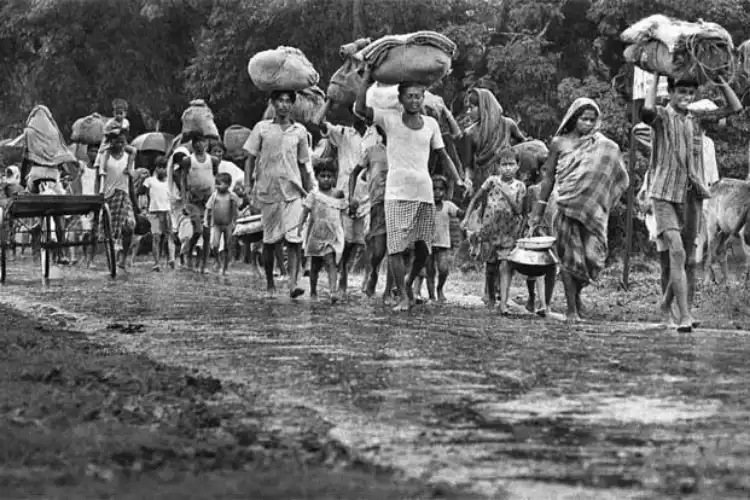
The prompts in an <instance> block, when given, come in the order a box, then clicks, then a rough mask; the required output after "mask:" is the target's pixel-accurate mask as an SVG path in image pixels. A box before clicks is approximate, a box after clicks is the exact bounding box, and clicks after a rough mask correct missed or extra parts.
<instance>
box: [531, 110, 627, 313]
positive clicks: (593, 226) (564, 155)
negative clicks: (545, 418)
mask: <svg viewBox="0 0 750 500" xmlns="http://www.w3.org/2000/svg"><path fill="white" fill-rule="evenodd" d="M600 123H601V111H600V110H599V107H598V106H597V104H596V103H595V102H594V101H593V100H591V99H587V98H585V97H582V98H579V99H576V101H575V102H574V103H573V104H572V105H571V106H570V109H568V112H567V113H566V115H565V118H563V121H562V123H561V125H560V128H559V129H557V133H556V134H555V137H554V139H552V144H551V147H550V156H549V159H548V160H547V165H546V168H545V169H544V170H545V171H544V180H543V181H542V187H541V193H540V196H539V201H538V202H537V204H536V206H535V207H534V211H533V213H532V215H531V218H530V220H529V225H530V226H531V228H532V230H533V229H534V228H535V227H537V226H538V225H539V222H540V221H541V217H542V214H543V213H544V209H545V207H546V205H547V200H548V199H549V197H550V194H551V193H552V189H553V188H554V187H555V186H556V187H557V203H556V205H557V206H556V207H554V210H555V211H556V215H555V223H554V226H555V232H556V237H557V253H558V257H559V258H560V267H561V270H562V279H563V285H564V287H565V298H566V300H567V303H568V309H567V318H568V320H572V321H578V320H580V318H581V316H580V315H581V290H582V289H583V287H584V286H586V285H588V284H589V283H591V282H592V281H593V280H595V279H596V278H597V275H598V274H599V271H601V270H602V269H603V268H604V263H605V260H606V258H607V224H608V221H609V211H610V209H611V208H612V206H613V205H614V204H615V203H616V202H617V200H618V199H619V198H620V196H621V195H622V193H623V192H624V191H625V189H626V188H627V186H628V184H629V182H630V180H629V178H628V173H627V171H626V170H625V168H624V166H623V162H622V155H621V154H620V148H619V146H618V145H617V144H616V143H615V142H614V141H612V140H610V139H608V138H606V137H605V136H604V135H602V134H601V133H600V132H598V128H599V126H600Z"/></svg>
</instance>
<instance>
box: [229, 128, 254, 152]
mask: <svg viewBox="0 0 750 500" xmlns="http://www.w3.org/2000/svg"><path fill="white" fill-rule="evenodd" d="M251 132H252V130H250V129H249V128H247V127H243V126H242V125H232V126H231V127H229V128H227V129H226V130H225V131H224V147H226V148H227V155H228V156H231V157H236V156H244V153H243V149H242V146H244V145H245V142H247V138H248V137H250V133H251Z"/></svg>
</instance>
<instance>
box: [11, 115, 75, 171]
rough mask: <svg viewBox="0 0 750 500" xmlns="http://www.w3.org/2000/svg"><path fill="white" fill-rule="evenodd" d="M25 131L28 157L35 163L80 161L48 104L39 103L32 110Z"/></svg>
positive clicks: (45, 165) (49, 164)
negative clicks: (72, 150) (69, 147)
mask: <svg viewBox="0 0 750 500" xmlns="http://www.w3.org/2000/svg"><path fill="white" fill-rule="evenodd" d="M23 133H24V140H25V142H26V148H25V151H26V153H25V156H26V159H28V160H29V161H31V162H32V163H34V164H35V165H39V166H43V167H58V166H59V165H61V164H63V163H67V162H73V163H77V162H78V160H77V159H76V157H75V155H74V154H73V153H72V152H71V151H70V150H69V149H68V147H67V146H66V145H65V139H64V138H63V135H62V133H61V132H60V129H59V128H58V126H57V123H56V122H55V119H54V118H53V117H52V113H50V110H49V109H48V108H47V106H42V105H38V106H35V107H34V109H32V110H31V113H29V117H28V119H27V120H26V127H25V128H24V130H23Z"/></svg>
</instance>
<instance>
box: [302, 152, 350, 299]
mask: <svg viewBox="0 0 750 500" xmlns="http://www.w3.org/2000/svg"><path fill="white" fill-rule="evenodd" d="M337 170H338V168H337V166H336V161H335V160H333V159H331V160H325V161H323V162H321V163H319V164H318V165H316V166H315V174H316V177H317V180H318V190H317V191H313V192H311V193H310V194H308V195H307V197H306V198H305V202H304V208H303V210H302V215H301V216H300V220H299V226H298V228H297V231H298V234H299V235H300V236H301V235H302V227H303V226H304V224H305V221H306V220H307V217H308V216H309V217H310V225H309V227H308V230H307V241H306V243H307V244H306V245H305V255H306V256H307V257H310V296H311V297H312V298H317V296H318V275H319V273H320V269H321V268H322V267H323V265H325V267H326V270H327V272H328V288H329V290H330V291H331V303H336V302H337V301H338V299H339V290H338V289H337V281H336V277H337V276H336V273H337V271H338V265H339V262H340V260H341V255H342V254H343V252H344V224H343V216H344V212H345V210H346V209H347V203H346V196H345V195H344V192H343V191H341V190H339V189H334V184H335V183H336V175H337V173H338V172H337Z"/></svg>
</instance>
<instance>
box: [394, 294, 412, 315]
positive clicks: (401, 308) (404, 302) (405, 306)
mask: <svg viewBox="0 0 750 500" xmlns="http://www.w3.org/2000/svg"><path fill="white" fill-rule="evenodd" d="M410 306H411V301H410V300H409V299H408V298H406V297H404V298H403V299H401V301H400V302H399V303H398V304H396V306H395V307H394V308H393V312H406V311H408V310H409V309H410Z"/></svg>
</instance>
